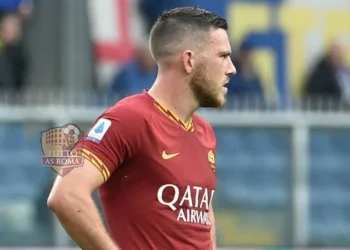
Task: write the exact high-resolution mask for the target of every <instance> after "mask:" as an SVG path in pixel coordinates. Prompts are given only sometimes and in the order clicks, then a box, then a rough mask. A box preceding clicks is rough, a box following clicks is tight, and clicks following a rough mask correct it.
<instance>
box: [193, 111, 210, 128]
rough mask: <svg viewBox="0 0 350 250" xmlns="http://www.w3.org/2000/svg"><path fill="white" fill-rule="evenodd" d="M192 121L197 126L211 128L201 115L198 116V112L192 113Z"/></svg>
mask: <svg viewBox="0 0 350 250" xmlns="http://www.w3.org/2000/svg"><path fill="white" fill-rule="evenodd" d="M192 120H193V122H194V123H195V124H196V125H197V126H198V125H199V126H202V127H204V128H207V129H211V130H212V127H211V125H210V123H209V122H208V121H206V120H205V119H204V118H203V117H201V116H199V115H198V114H194V115H193V117H192Z"/></svg>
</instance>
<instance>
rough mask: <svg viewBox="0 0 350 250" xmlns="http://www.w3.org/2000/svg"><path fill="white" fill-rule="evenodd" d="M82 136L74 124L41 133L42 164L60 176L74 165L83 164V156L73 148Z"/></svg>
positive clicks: (82, 133)
mask: <svg viewBox="0 0 350 250" xmlns="http://www.w3.org/2000/svg"><path fill="white" fill-rule="evenodd" d="M83 137H84V132H83V131H81V130H80V129H79V128H78V127H77V126H76V125H74V124H66V125H64V126H63V127H56V128H52V129H49V130H47V131H44V132H42V133H41V149H42V151H43V154H44V155H43V156H42V157H41V161H42V164H43V166H45V167H51V168H52V169H53V170H54V171H55V172H56V173H58V174H59V175H61V176H64V175H66V174H67V173H69V172H70V171H71V170H72V169H73V168H75V167H81V166H82V165H83V157H82V156H80V155H79V154H78V152H77V151H76V150H74V146H75V145H76V143H77V142H78V141H79V140H80V139H81V138H83Z"/></svg>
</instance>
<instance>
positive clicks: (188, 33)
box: [149, 7, 228, 61]
mask: <svg viewBox="0 0 350 250" xmlns="http://www.w3.org/2000/svg"><path fill="white" fill-rule="evenodd" d="M213 29H214V30H215V29H224V30H225V31H227V30H228V25H227V21H226V20H225V19H224V18H222V17H220V16H218V15H217V14H215V13H213V12H210V11H206V10H203V9H200V8H197V7H183V8H175V9H172V10H169V11H165V12H163V14H162V15H161V16H160V17H159V18H158V20H157V21H156V22H155V24H154V25H153V27H152V29H151V32H150V37H149V46H150V50H151V54H152V56H153V58H154V60H155V61H159V60H161V59H164V58H166V57H168V56H171V55H173V54H174V53H176V52H177V51H176V49H177V46H179V45H180V44H182V43H183V42H184V41H188V40H190V41H191V42H193V43H194V44H196V45H200V44H201V43H202V42H204V41H206V40H207V38H208V37H209V31H210V30H213Z"/></svg>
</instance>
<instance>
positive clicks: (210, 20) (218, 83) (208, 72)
mask: <svg viewBox="0 0 350 250" xmlns="http://www.w3.org/2000/svg"><path fill="white" fill-rule="evenodd" d="M227 29H228V27H227V22H226V20H225V19H223V18H221V17H219V16H218V15H216V14H214V13H212V12H209V11H206V10H202V9H199V8H194V7H186V8H177V9H173V10H170V11H167V12H164V13H163V14H162V15H161V16H160V17H159V18H158V20H157V21H156V23H155V24H154V26H153V28H152V30H151V34H150V50H151V53H152V56H153V58H154V60H155V61H156V62H157V64H158V66H159V70H160V71H162V70H167V68H168V67H171V68H172V69H173V70H174V69H175V70H177V71H178V73H180V74H181V75H182V76H183V77H184V78H185V79H186V80H187V82H188V83H189V87H190V88H191V90H192V92H193V96H194V97H195V98H196V100H197V101H198V104H199V106H201V107H220V106H222V105H223V104H224V102H225V96H226V92H227V89H226V88H224V85H225V84H226V83H227V82H228V81H229V76H230V75H232V74H235V72H236V69H235V67H234V66H233V64H232V61H231V59H230V55H231V46H230V42H229V39H228V35H227Z"/></svg>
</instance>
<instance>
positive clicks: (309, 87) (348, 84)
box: [305, 43, 350, 104]
mask: <svg viewBox="0 0 350 250" xmlns="http://www.w3.org/2000/svg"><path fill="white" fill-rule="evenodd" d="M344 54H345V53H344V46H343V45H342V44H341V43H334V44H332V45H331V46H330V48H329V50H328V51H327V53H326V55H324V56H323V57H322V58H321V59H320V60H319V61H318V63H317V64H316V66H315V67H314V69H313V70H312V71H311V73H310V75H309V76H308V77H307V80H306V85H305V96H306V97H307V98H308V99H311V102H312V103H314V102H315V103H318V104H319V103H320V100H321V99H323V102H324V103H327V104H330V103H331V102H332V103H339V102H340V101H341V100H343V101H346V102H348V103H349V102H350V70H349V68H347V67H346V65H345V58H344Z"/></svg>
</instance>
